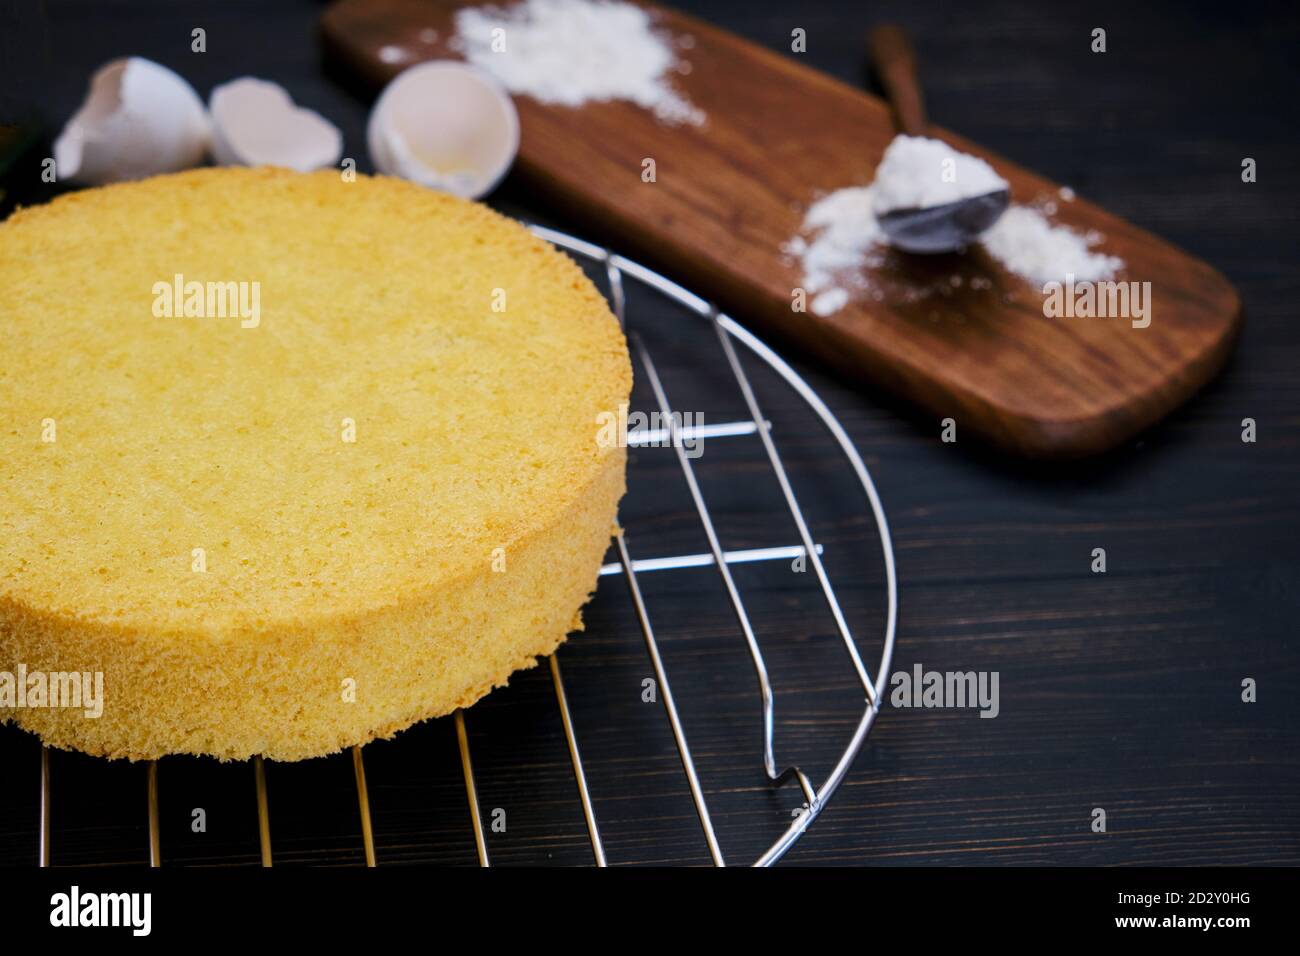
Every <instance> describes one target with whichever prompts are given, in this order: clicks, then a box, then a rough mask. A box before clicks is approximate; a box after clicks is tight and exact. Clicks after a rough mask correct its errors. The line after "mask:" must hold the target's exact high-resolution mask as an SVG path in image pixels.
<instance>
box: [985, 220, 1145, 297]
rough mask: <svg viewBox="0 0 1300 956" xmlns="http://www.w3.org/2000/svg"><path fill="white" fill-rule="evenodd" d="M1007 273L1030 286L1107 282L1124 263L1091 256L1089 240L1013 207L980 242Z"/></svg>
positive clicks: (1112, 257)
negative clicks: (1069, 279) (1067, 281)
mask: <svg viewBox="0 0 1300 956" xmlns="http://www.w3.org/2000/svg"><path fill="white" fill-rule="evenodd" d="M980 241H981V242H982V243H983V244H984V248H985V249H987V250H988V251H989V252H990V253H991V254H992V255H993V256H994V258H996V259H997V260H998V261H999V262H1001V263H1002V265H1004V266H1005V267H1006V268H1007V269H1008V270H1009V271H1011V272H1014V273H1015V274H1016V275H1018V276H1021V277H1022V278H1025V279H1028V280H1029V281H1030V282H1034V283H1037V284H1040V285H1041V284H1042V283H1045V282H1052V281H1056V282H1063V281H1064V280H1065V277H1066V276H1067V275H1072V276H1074V278H1075V279H1080V280H1084V279H1086V280H1088V281H1093V282H1095V281H1098V280H1101V279H1109V278H1110V277H1111V276H1113V275H1114V274H1115V273H1116V272H1118V271H1119V270H1120V269H1122V268H1124V260H1122V259H1120V258H1118V257H1117V256H1108V255H1104V254H1102V253H1100V252H1093V251H1092V249H1091V245H1092V244H1091V243H1090V242H1089V237H1088V236H1081V235H1079V234H1078V233H1077V232H1075V231H1074V230H1072V229H1069V228H1067V227H1065V226H1053V225H1052V224H1051V222H1050V221H1048V219H1047V217H1046V216H1044V215H1043V214H1042V213H1041V212H1039V211H1038V210H1037V209H1033V208H1031V207H1029V206H1012V207H1011V208H1010V209H1008V210H1007V211H1006V212H1005V213H1004V214H1003V216H1002V218H1001V219H999V220H998V221H997V222H996V223H995V224H994V225H993V228H991V229H990V230H989V231H988V232H986V233H984V236H983V238H982V239H981V240H980Z"/></svg>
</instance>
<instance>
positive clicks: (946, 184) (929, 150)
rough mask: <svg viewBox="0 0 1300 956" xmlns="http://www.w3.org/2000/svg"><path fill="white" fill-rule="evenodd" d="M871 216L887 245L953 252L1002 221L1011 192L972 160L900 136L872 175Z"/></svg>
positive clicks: (986, 167)
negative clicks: (873, 217)
mask: <svg viewBox="0 0 1300 956" xmlns="http://www.w3.org/2000/svg"><path fill="white" fill-rule="evenodd" d="M873 193H874V195H873V211H874V212H875V214H876V219H877V221H878V222H879V223H880V230H881V232H883V233H884V234H885V236H886V237H888V239H889V243H890V245H893V246H896V247H897V248H899V249H902V250H904V251H906V252H920V253H936V252H956V251H958V250H961V249H964V248H966V246H968V245H970V244H971V243H972V242H974V241H975V240H976V239H978V238H979V237H980V235H981V234H983V233H984V232H986V231H987V230H988V229H989V228H990V227H991V226H992V225H993V224H994V223H996V222H997V221H998V220H999V219H1001V218H1002V214H1003V213H1004V212H1006V211H1007V207H1008V206H1009V205H1010V203H1011V187H1010V186H1009V185H1008V184H1007V181H1006V180H1005V179H1003V178H1002V177H1001V176H999V175H998V174H997V173H996V172H994V170H993V167H992V166H990V165H989V164H988V163H986V162H985V161H984V160H982V159H980V158H979V157H977V156H970V155H967V154H966V153H959V152H957V151H956V150H954V149H953V148H952V147H951V146H949V145H948V144H947V143H944V142H942V141H940V140H937V139H929V138H927V137H924V136H907V135H900V136H896V137H895V138H894V141H893V142H891V143H890V144H889V147H888V148H887V149H886V150H885V155H884V157H883V158H882V159H881V161H880V166H879V167H878V168H877V170H876V183H875V189H874V190H873Z"/></svg>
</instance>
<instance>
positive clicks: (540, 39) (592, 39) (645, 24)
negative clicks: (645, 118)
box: [452, 0, 704, 125]
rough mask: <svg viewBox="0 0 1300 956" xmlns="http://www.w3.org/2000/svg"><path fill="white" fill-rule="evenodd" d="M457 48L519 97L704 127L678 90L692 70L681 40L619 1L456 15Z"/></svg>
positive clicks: (536, 3)
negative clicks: (631, 109) (603, 105)
mask: <svg viewBox="0 0 1300 956" xmlns="http://www.w3.org/2000/svg"><path fill="white" fill-rule="evenodd" d="M456 33H457V36H456V38H455V39H454V40H453V41H452V46H453V48H455V49H457V50H459V51H460V52H462V53H463V54H464V56H465V59H467V60H468V61H469V62H470V63H472V64H474V65H475V66H478V67H482V68H483V69H485V70H487V71H488V72H489V73H491V74H493V75H494V76H495V77H496V78H497V79H498V80H500V81H501V84H502V85H503V86H504V87H505V88H506V89H507V90H509V91H510V92H511V93H521V94H523V95H525V96H531V97H532V98H533V99H535V100H538V101H539V102H542V103H551V104H555V105H559V106H581V105H582V104H584V103H587V102H593V101H594V102H608V101H610V100H629V101H631V102H633V103H636V104H637V105H638V106H641V107H643V108H645V109H648V110H650V111H652V112H653V113H654V114H655V116H656V117H657V118H658V119H660V120H661V121H663V122H665V123H670V124H674V125H679V124H683V123H689V124H692V125H699V124H701V123H703V122H704V113H703V112H702V111H701V110H699V109H698V108H696V107H695V106H694V105H692V103H691V102H690V101H689V100H687V99H686V98H685V97H684V96H682V95H681V94H680V93H678V92H677V91H676V90H674V89H673V86H672V82H671V75H672V74H673V73H678V74H685V73H688V72H690V64H689V63H687V62H684V61H682V60H679V59H678V56H677V50H678V49H682V50H685V49H689V48H690V47H691V46H692V45H693V43H692V39H691V38H690V37H688V36H683V37H680V38H678V39H677V40H676V41H674V40H673V39H672V38H671V37H669V36H668V35H667V34H666V33H664V32H662V31H658V30H656V29H655V28H654V23H653V20H652V18H651V15H650V13H648V12H647V11H646V10H643V9H641V8H640V7H636V6H633V5H632V4H630V3H621V2H617V0H523V2H522V3H519V4H516V5H514V6H509V7H497V6H484V7H470V8H467V9H462V10H460V11H458V12H457V13H456Z"/></svg>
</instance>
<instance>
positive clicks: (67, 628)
mask: <svg viewBox="0 0 1300 956" xmlns="http://www.w3.org/2000/svg"><path fill="white" fill-rule="evenodd" d="M177 276H180V277H181V278H180V279H176V277H177ZM159 283H163V284H170V285H173V286H175V287H176V288H178V289H182V290H183V289H186V288H188V286H187V285H186V284H187V283H199V284H200V287H201V288H202V287H207V286H208V285H209V284H217V283H222V284H224V283H236V284H238V283H244V284H245V285H244V287H243V290H244V291H245V300H244V301H245V302H248V301H250V300H251V301H255V302H257V303H258V309H257V316H256V322H254V321H253V316H252V311H253V310H251V309H245V310H244V312H242V313H240V314H228V315H226V316H224V317H223V316H214V315H205V316H198V315H185V314H183V309H181V307H180V302H181V300H180V299H179V298H178V299H175V301H173V303H172V310H171V314H168V310H167V308H165V307H163V308H161V309H160V307H159V302H160V299H161V298H163V297H164V293H163V291H162V286H160V285H159ZM254 283H256V289H257V290H258V291H257V293H256V295H253V294H252V293H251V292H250V291H249V290H251V289H252V288H253V287H254ZM0 288H3V289H5V290H6V293H5V298H4V301H3V305H0V311H2V312H3V316H4V319H5V323H6V326H7V328H8V330H9V332H8V335H7V336H6V337H5V338H4V339H3V340H2V341H0V458H2V459H3V465H2V466H0V537H2V539H3V545H0V671H5V670H8V671H9V672H11V673H12V672H14V671H15V670H16V668H17V667H18V666H19V665H20V664H21V665H23V666H25V667H26V669H27V670H28V671H29V672H44V673H50V672H55V671H63V672H68V671H78V672H85V671H89V672H96V671H98V672H102V673H103V675H104V678H103V680H104V710H103V716H102V717H99V718H88V717H86V716H84V715H83V714H82V713H81V712H80V711H77V710H72V709H59V708H38V707H27V708H23V707H17V708H14V709H11V710H5V709H3V708H0V719H5V718H10V719H13V720H15V721H16V722H18V723H19V724H20V725H22V726H24V727H27V728H30V729H32V730H34V731H35V732H37V733H38V734H40V735H41V736H42V738H43V739H44V740H45V741H46V742H47V743H49V744H52V745H55V746H61V747H70V748H75V749H80V750H84V751H88V752H90V753H95V754H102V755H107V756H123V757H130V758H132V759H141V758H154V757H158V756H161V755H163V754H166V753H177V752H184V753H203V754H212V755H214V756H218V757H221V758H226V759H242V758H246V757H248V756H251V755H253V754H262V755H265V756H267V757H271V758H275V759H300V758H303V757H309V756H314V755H318V754H322V753H328V752H331V751H334V750H338V749H340V748H343V747H346V746H349V745H352V744H357V743H363V742H365V741H367V740H370V739H372V738H373V737H376V736H387V735H390V734H391V733H393V732H395V731H396V730H399V729H401V728H403V727H405V726H408V725H409V724H411V723H412V722H414V721H416V720H419V719H422V718H425V717H430V716H435V715H439V714H444V713H448V712H449V711H451V710H452V709H454V708H456V707H463V706H468V705H469V704H471V703H473V702H474V701H475V700H477V699H478V698H479V697H481V696H482V695H483V694H485V693H486V692H487V691H488V690H490V689H491V688H492V687H494V686H499V685H501V684H503V683H505V681H506V679H507V678H508V676H509V674H510V673H511V672H512V671H514V670H515V669H518V668H520V667H524V666H531V664H532V663H534V662H535V658H536V657H537V656H538V655H543V654H547V653H549V652H551V651H552V650H554V648H555V647H556V646H557V645H558V644H559V643H560V642H561V641H562V640H563V638H564V636H565V634H566V633H567V632H568V631H569V630H570V629H571V628H573V627H576V626H580V623H579V618H578V610H579V608H580V606H581V605H582V603H583V602H584V601H585V600H586V598H587V596H588V595H589V594H590V592H591V591H592V590H593V588H594V586H595V580H596V573H597V570H598V565H599V562H600V559H601V556H602V555H603V553H604V550H605V547H606V545H607V543H608V535H609V532H610V529H611V527H612V525H613V522H614V519H615V514H616V509H617V503H618V500H619V498H620V497H621V495H622V493H623V489H624V479H623V473H624V466H625V460H626V454H625V450H624V449H623V448H621V447H606V446H605V445H603V444H602V443H600V442H598V441H597V434H598V426H597V420H598V419H597V416H598V415H600V414H601V413H602V412H612V411H615V410H616V409H617V407H618V405H619V404H620V403H621V402H624V401H626V399H627V395H628V392H629V390H630V384H631V368H630V364H629V361H628V356H627V349H626V343H625V342H624V339H623V336H622V333H621V330H620V329H619V328H618V324H617V322H616V321H615V320H614V318H613V316H612V315H610V313H609V309H608V307H607V306H606V304H605V301H604V299H603V298H602V297H601V295H600V294H599V292H598V291H597V290H596V289H595V288H594V287H593V286H592V285H591V283H590V282H589V281H588V280H587V279H586V277H585V276H584V275H583V274H582V272H581V270H579V269H578V268H577V266H576V265H574V264H573V263H572V262H571V261H570V260H569V259H568V258H567V257H565V256H564V255H562V254H561V253H559V252H557V251H555V250H554V249H553V248H551V247H550V246H549V245H547V244H546V243H544V242H542V241H541V240H539V239H537V238H536V237H534V236H532V235H531V234H530V233H528V231H527V230H525V229H524V228H523V227H521V226H519V225H518V224H517V223H514V222H512V221H510V220H507V219H505V218H503V217H501V216H499V215H497V214H495V213H493V212H491V211H490V210H488V209H486V208H485V207H483V206H480V205H477V204H474V203H468V202H464V201H461V200H458V199H454V198H452V197H449V196H446V195H443V194H439V193H435V192H432V191H429V190H425V189H421V188H419V187H416V186H412V185H410V184H407V183H404V182H401V181H398V180H391V179H384V178H369V177H357V179H356V181H354V182H346V181H344V180H343V179H342V177H340V175H339V174H338V173H336V172H322V173H317V174H311V175H299V174H294V173H289V172H285V171H279V170H241V169H221V170H198V171H193V172H188V173H181V174H177V175H174V176H165V177H157V178H154V179H151V180H146V181H143V182H139V183H132V184H124V185H119V186H111V187H107V188H104V189H97V190H88V191H85V192H80V193H74V194H70V195H68V196H65V197H62V198H60V199H57V200H55V201H54V202H52V203H50V204H48V205H46V206H42V207H36V208H33V209H29V210H24V211H21V212H19V213H17V214H15V216H14V217H12V218H11V219H10V221H9V222H7V223H5V224H3V225H0ZM178 311H180V312H182V314H176V312H178ZM200 311H201V309H200ZM160 312H161V313H162V314H161V315H160V314H159V313H160Z"/></svg>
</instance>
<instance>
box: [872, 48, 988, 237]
mask: <svg viewBox="0 0 1300 956" xmlns="http://www.w3.org/2000/svg"><path fill="white" fill-rule="evenodd" d="M867 46H868V48H869V49H870V51H871V61H872V63H873V65H874V66H875V69H876V74H877V76H878V77H879V78H880V84H881V86H883V87H884V88H885V94H886V95H887V96H888V97H889V103H890V105H891V106H892V107H893V109H894V121H895V122H896V123H897V125H898V128H899V131H900V132H903V133H906V134H907V135H908V136H924V135H926V128H927V125H928V124H927V123H926V119H925V106H924V104H923V102H922V99H921V86H920V84H919V83H918V82H917V80H916V57H915V56H914V55H913V53H912V45H911V44H910V43H908V41H907V35H906V34H905V33H904V32H903V30H902V28H901V27H897V26H894V25H893V24H887V25H884V26H879V27H876V28H875V29H874V30H872V31H871V34H870V35H869V36H868V38H867ZM1010 203H1011V193H1010V192H1009V191H1008V190H1006V189H998V190H995V191H993V192H989V193H983V194H981V195H978V196H968V197H967V198H965V199H960V200H958V201H957V202H950V203H944V204H943V205H941V206H928V207H926V208H923V209H895V210H893V211H892V212H887V213H885V214H884V215H882V216H880V217H879V220H878V221H879V223H880V228H881V231H883V232H884V233H885V235H886V236H887V237H888V238H889V242H890V244H891V245H894V246H897V247H898V248H899V249H903V250H905V251H907V252H923V253H934V252H956V251H958V250H960V249H963V248H965V247H966V246H968V245H970V244H971V243H972V242H974V241H975V240H976V239H977V238H979V235H980V233H982V232H984V230H986V229H988V228H989V227H990V226H991V225H993V224H994V223H995V222H997V221H998V219H1000V218H1001V217H1002V214H1003V213H1004V212H1006V211H1007V206H1008V205H1010Z"/></svg>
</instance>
